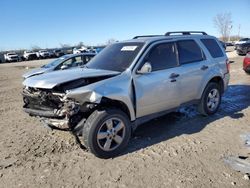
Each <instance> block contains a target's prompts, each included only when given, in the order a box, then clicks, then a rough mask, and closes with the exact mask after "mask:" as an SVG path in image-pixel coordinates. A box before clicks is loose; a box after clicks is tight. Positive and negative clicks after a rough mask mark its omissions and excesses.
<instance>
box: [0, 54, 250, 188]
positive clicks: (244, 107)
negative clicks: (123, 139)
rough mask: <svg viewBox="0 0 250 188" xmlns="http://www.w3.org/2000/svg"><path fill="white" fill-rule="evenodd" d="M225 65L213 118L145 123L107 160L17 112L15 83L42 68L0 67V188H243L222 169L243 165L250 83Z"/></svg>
mask: <svg viewBox="0 0 250 188" xmlns="http://www.w3.org/2000/svg"><path fill="white" fill-rule="evenodd" d="M231 60H233V61H235V63H233V64H231V81H230V86H229V88H228V90H227V92H226V93H225V95H224V97H223V101H222V105H221V108H220V110H219V112H218V113H217V114H216V115H214V116H211V117H203V116H201V115H199V114H198V113H197V112H196V111H195V109H194V108H188V109H184V110H182V111H181V113H172V114H169V115H167V116H164V117H162V118H159V119H157V120H154V121H151V122H149V123H147V124H145V125H142V126H141V127H140V128H139V129H138V130H137V131H136V132H135V135H134V137H133V138H132V140H131V141H130V144H129V147H128V149H127V150H126V151H125V152H124V153H123V154H122V155H121V156H119V157H117V158H114V159H108V160H102V159H98V158H96V157H95V156H93V155H92V154H90V153H88V152H86V151H84V150H82V149H81V148H80V147H79V145H78V144H76V142H75V138H74V136H72V135H71V134H70V133H69V132H60V131H51V130H48V129H46V128H45V127H43V126H42V125H41V124H40V122H39V121H38V120H37V119H35V118H32V117H29V116H28V115H27V114H25V113H24V112H23V111H22V97H21V94H20V93H21V90H22V84H21V83H22V78H21V75H22V74H23V73H24V72H26V71H27V69H25V68H26V67H27V66H28V67H31V68H32V67H37V66H39V65H40V64H44V63H46V62H47V61H46V60H45V61H32V62H22V63H11V64H1V65H0V117H1V121H0V133H1V134H0V135H1V136H0V187H8V188H9V187H25V188H26V187H246V188H247V187H250V180H246V179H244V178H243V176H244V174H242V173H240V172H236V171H234V170H232V169H231V168H229V167H228V166H226V165H225V164H224V162H223V157H225V156H230V155H233V156H239V155H241V156H248V157H250V149H247V148H246V147H245V146H244V145H243V141H242V139H241V138H240V135H241V134H244V133H247V132H250V75H246V74H245V73H244V72H243V71H242V60H243V57H235V58H232V59H231Z"/></svg>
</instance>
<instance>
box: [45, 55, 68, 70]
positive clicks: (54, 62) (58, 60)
mask: <svg viewBox="0 0 250 188" xmlns="http://www.w3.org/2000/svg"><path fill="white" fill-rule="evenodd" d="M64 60H65V57H60V58H58V59H56V60H54V61H52V62H50V63H48V64H47V65H43V66H42V68H51V67H55V66H57V65H59V64H60V63H61V62H62V61H64Z"/></svg>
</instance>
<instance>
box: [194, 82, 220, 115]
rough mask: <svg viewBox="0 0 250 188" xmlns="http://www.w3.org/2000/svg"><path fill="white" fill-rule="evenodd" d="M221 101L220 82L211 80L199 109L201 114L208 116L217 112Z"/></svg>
mask: <svg viewBox="0 0 250 188" xmlns="http://www.w3.org/2000/svg"><path fill="white" fill-rule="evenodd" d="M220 103H221V89H220V86H219V84H218V83H215V82H210V83H208V85H207V86H206V88H205V90H204V92H203V94H202V98H201V101H200V104H199V106H198V110H199V112H200V113H201V114H203V115H205V116H208V115H212V114H215V113H216V112H217V111H218V109H219V106H220Z"/></svg>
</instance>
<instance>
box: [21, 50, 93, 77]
mask: <svg viewBox="0 0 250 188" xmlns="http://www.w3.org/2000/svg"><path fill="white" fill-rule="evenodd" d="M95 55H96V54H95V53H81V54H70V55H64V56H62V57H60V58H57V59H55V60H54V61H52V62H50V63H48V64H46V65H43V66H42V67H40V68H36V69H33V70H31V71H29V72H27V73H25V74H24V75H23V78H24V79H26V78H29V77H31V76H36V75H39V74H44V73H47V72H51V71H57V70H65V69H71V68H77V67H81V66H84V65H85V64H86V63H88V62H89V61H90V60H91V59H92V58H93V57H94V56H95Z"/></svg>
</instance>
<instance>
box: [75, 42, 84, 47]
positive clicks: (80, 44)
mask: <svg viewBox="0 0 250 188" xmlns="http://www.w3.org/2000/svg"><path fill="white" fill-rule="evenodd" d="M82 46H86V45H85V44H84V42H79V43H78V44H77V45H75V47H76V48H81V47H82Z"/></svg>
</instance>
